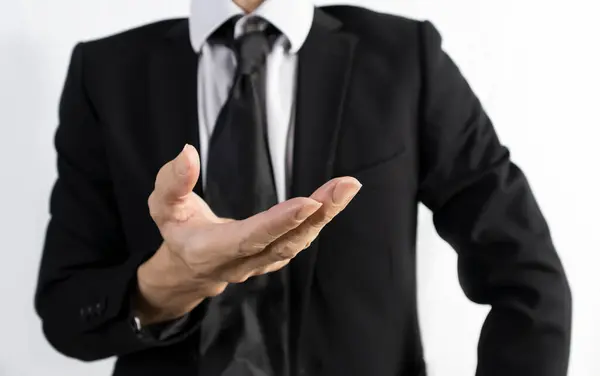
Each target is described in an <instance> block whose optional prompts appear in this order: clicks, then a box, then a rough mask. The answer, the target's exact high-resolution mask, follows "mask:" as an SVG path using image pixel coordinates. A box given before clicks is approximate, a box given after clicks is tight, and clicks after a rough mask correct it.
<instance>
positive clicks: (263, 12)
mask: <svg viewBox="0 0 600 376" xmlns="http://www.w3.org/2000/svg"><path fill="white" fill-rule="evenodd" d="M314 10H315V8H314V5H313V4H312V2H311V0H265V2H264V3H262V4H261V5H260V6H259V7H258V8H256V9H255V10H254V12H252V13H251V14H245V12H244V10H243V9H241V8H240V7H238V6H237V5H236V4H235V3H234V2H233V1H232V0H210V1H204V0H192V10H191V15H190V40H191V42H192V47H193V48H194V50H195V51H196V52H199V51H200V49H201V48H202V46H203V45H204V43H205V42H206V40H207V39H208V37H209V36H210V35H211V34H212V33H213V32H214V31H215V30H216V29H217V28H218V27H219V26H221V24H223V23H224V22H225V21H227V20H228V19H230V18H231V17H233V16H236V15H243V17H242V18H241V19H240V20H239V21H238V24H237V25H238V26H239V25H240V24H241V23H243V22H245V21H246V19H247V18H248V17H249V16H251V15H255V16H260V17H262V18H264V19H265V20H267V21H269V22H270V23H271V24H272V25H274V26H275V27H277V28H278V29H279V30H281V32H282V33H283V35H285V36H286V38H287V39H288V41H289V42H290V52H291V53H296V52H298V50H300V48H301V47H302V45H303V44H304V41H305V40H306V37H307V36H308V33H309V31H310V28H311V26H312V22H313V17H314ZM237 28H238V27H236V29H237Z"/></svg>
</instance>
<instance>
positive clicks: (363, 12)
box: [320, 5, 422, 38]
mask: <svg viewBox="0 0 600 376" xmlns="http://www.w3.org/2000/svg"><path fill="white" fill-rule="evenodd" d="M320 9H322V10H323V11H324V12H325V13H327V14H329V15H331V16H333V17H335V18H337V19H338V20H340V21H341V22H342V23H343V24H344V29H345V30H346V31H348V32H351V33H356V34H359V36H361V37H369V36H377V37H379V38H381V37H384V38H385V36H393V35H396V36H398V35H402V36H404V35H405V34H407V33H408V34H416V33H418V32H419V27H420V24H421V23H422V21H421V20H417V19H412V18H408V17H404V16H401V15H396V14H390V13H383V12H378V11H375V10H371V9H367V8H363V7H358V6H352V5H331V6H323V7H321V8H320Z"/></svg>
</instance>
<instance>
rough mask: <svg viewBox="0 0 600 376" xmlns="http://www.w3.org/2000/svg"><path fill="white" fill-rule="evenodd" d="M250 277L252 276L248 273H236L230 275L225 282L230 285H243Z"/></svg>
mask: <svg viewBox="0 0 600 376" xmlns="http://www.w3.org/2000/svg"><path fill="white" fill-rule="evenodd" d="M249 277H250V275H249V274H248V273H242V272H236V273H231V274H230V275H228V276H227V278H226V279H225V281H226V282H228V283H243V282H246V281H247V280H248V278H249Z"/></svg>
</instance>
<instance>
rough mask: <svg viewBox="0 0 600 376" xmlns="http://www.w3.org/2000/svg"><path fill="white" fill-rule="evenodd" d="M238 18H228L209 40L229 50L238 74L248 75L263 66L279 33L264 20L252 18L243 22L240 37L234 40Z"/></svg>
mask: <svg viewBox="0 0 600 376" xmlns="http://www.w3.org/2000/svg"><path fill="white" fill-rule="evenodd" d="M240 18H241V16H236V17H232V18H230V19H229V20H228V21H227V22H225V23H224V24H223V25H221V27H219V28H218V29H217V30H216V31H215V32H214V33H213V35H212V36H211V40H212V41H213V42H216V43H221V44H224V45H226V46H228V47H229V48H231V49H232V50H233V52H234V53H235V55H236V59H237V61H238V65H239V73H240V74H242V75H250V74H252V73H254V72H256V71H258V69H260V68H261V67H262V66H263V65H264V64H265V62H266V59H267V56H268V54H269V52H270V51H271V47H272V46H273V43H274V41H275V39H276V38H277V36H278V35H279V31H278V30H277V28H275V27H274V26H273V25H271V24H270V23H269V22H268V21H267V20H265V19H264V18H261V17H257V16H254V17H250V18H248V19H247V20H246V21H245V22H244V24H243V27H242V33H241V35H240V36H239V37H237V38H235V37H234V32H235V25H236V23H237V21H238V20H239V19H240Z"/></svg>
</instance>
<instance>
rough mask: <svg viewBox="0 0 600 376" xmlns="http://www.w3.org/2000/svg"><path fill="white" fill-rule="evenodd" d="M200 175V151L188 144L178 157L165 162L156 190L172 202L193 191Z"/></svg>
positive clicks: (158, 177)
mask: <svg viewBox="0 0 600 376" xmlns="http://www.w3.org/2000/svg"><path fill="white" fill-rule="evenodd" d="M199 176H200V157H199V155H198V151H197V150H196V148H194V147H193V146H191V145H188V144H186V145H185V147H184V148H183V150H182V151H181V153H179V155H178V156H177V158H175V159H173V160H172V161H170V162H168V163H167V164H165V165H164V166H163V167H162V168H161V169H160V171H159V172H158V175H157V176H156V182H155V186H154V190H155V191H156V192H157V194H158V196H159V197H160V198H161V199H162V200H163V201H165V202H166V203H172V202H174V201H177V200H179V199H180V198H182V197H184V196H185V195H187V194H189V193H190V192H192V189H194V186H195V185H196V183H197V182H198V177H199Z"/></svg>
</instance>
